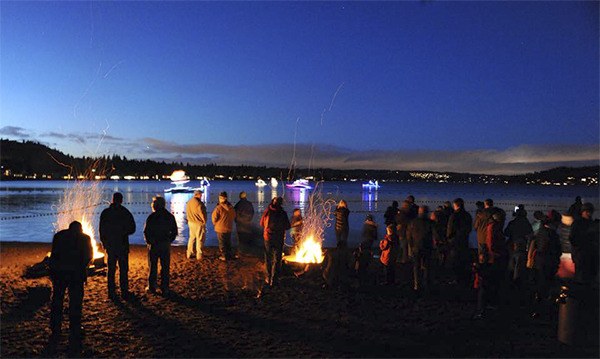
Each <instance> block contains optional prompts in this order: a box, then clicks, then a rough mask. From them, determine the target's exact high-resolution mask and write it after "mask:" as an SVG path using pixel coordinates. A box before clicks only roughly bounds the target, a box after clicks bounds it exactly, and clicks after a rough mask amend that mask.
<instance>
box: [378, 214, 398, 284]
mask: <svg viewBox="0 0 600 359" xmlns="http://www.w3.org/2000/svg"><path fill="white" fill-rule="evenodd" d="M398 245H399V240H398V235H397V234H396V231H395V226H394V225H393V224H391V225H388V226H387V227H386V235H385V237H384V238H383V239H382V240H381V242H379V249H381V257H379V260H380V261H381V263H382V264H383V266H384V268H385V279H386V284H387V285H393V284H394V283H395V282H396V260H397V259H398Z"/></svg>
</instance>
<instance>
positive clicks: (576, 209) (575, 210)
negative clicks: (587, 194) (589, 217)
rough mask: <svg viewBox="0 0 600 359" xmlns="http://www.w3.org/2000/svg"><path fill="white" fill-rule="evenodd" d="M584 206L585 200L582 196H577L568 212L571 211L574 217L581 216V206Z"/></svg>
mask: <svg viewBox="0 0 600 359" xmlns="http://www.w3.org/2000/svg"><path fill="white" fill-rule="evenodd" d="M582 206H583V202H582V201H581V196H577V197H575V202H574V203H573V204H572V205H571V206H570V207H569V210H568V211H567V213H569V214H570V215H571V216H572V217H573V219H579V218H581V207H582Z"/></svg>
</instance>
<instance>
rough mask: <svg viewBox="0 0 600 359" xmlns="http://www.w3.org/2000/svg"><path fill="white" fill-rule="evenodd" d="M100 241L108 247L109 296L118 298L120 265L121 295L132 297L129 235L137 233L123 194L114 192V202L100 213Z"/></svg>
mask: <svg viewBox="0 0 600 359" xmlns="http://www.w3.org/2000/svg"><path fill="white" fill-rule="evenodd" d="M99 232H100V241H101V242H102V245H103V246H104V248H105V249H106V254H107V257H108V258H107V262H108V271H107V274H106V279H107V281H108V297H109V298H110V299H116V285H115V274H116V272H117V264H118V266H119V286H120V288H121V297H122V298H123V299H125V300H128V299H129V298H130V293H129V279H128V271H129V236H130V235H132V234H133V233H135V221H134V220H133V216H132V215H131V212H129V210H128V209H127V208H125V207H124V206H123V195H122V194H121V193H120V192H115V193H114V194H113V199H112V203H111V204H110V206H109V207H108V208H106V209H105V210H103V211H102V213H101V214H100V228H99Z"/></svg>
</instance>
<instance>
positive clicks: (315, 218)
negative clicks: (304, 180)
mask: <svg viewBox="0 0 600 359" xmlns="http://www.w3.org/2000/svg"><path fill="white" fill-rule="evenodd" d="M333 208H335V201H334V200H333V199H323V197H322V195H321V191H320V188H319V185H318V184H317V185H316V186H315V190H314V191H313V193H311V194H310V196H309V198H308V204H307V206H306V207H305V213H304V215H303V220H302V224H303V226H302V233H301V236H300V238H301V239H300V242H299V243H298V244H297V245H296V247H294V248H293V249H292V253H291V254H290V255H287V256H285V257H284V258H283V259H284V261H285V262H286V263H288V264H291V263H300V264H312V263H322V262H323V260H324V259H325V255H324V253H323V240H324V237H325V228H327V227H329V226H330V225H331V223H330V222H331V220H332V209H333Z"/></svg>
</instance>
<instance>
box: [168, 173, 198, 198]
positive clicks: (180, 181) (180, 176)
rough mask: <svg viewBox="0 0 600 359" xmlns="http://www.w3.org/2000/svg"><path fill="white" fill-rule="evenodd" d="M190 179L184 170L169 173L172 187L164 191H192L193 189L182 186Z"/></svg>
mask: <svg viewBox="0 0 600 359" xmlns="http://www.w3.org/2000/svg"><path fill="white" fill-rule="evenodd" d="M189 181H190V178H189V177H188V176H187V175H186V174H185V171H182V170H176V171H173V173H172V174H171V184H173V185H175V186H174V187H171V188H167V189H165V193H185V192H193V191H194V189H193V188H192V187H189V186H184V185H185V184H186V183H188V182H189Z"/></svg>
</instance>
